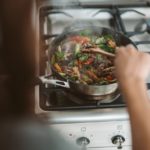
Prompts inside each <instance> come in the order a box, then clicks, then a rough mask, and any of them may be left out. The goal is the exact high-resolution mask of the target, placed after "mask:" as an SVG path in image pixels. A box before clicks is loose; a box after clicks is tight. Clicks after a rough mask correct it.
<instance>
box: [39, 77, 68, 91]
mask: <svg viewBox="0 0 150 150" xmlns="http://www.w3.org/2000/svg"><path fill="white" fill-rule="evenodd" d="M39 78H40V80H41V82H42V83H45V84H52V85H57V86H61V87H65V88H70V86H69V83H68V82H65V81H61V80H55V79H47V78H46V77H45V76H41V77H39Z"/></svg>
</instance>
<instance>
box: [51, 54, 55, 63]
mask: <svg viewBox="0 0 150 150" xmlns="http://www.w3.org/2000/svg"><path fill="white" fill-rule="evenodd" d="M55 62H56V60H55V55H53V56H52V58H51V64H54V63H55Z"/></svg>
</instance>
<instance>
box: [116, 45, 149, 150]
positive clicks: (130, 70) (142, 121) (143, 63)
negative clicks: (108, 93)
mask: <svg viewBox="0 0 150 150" xmlns="http://www.w3.org/2000/svg"><path fill="white" fill-rule="evenodd" d="M115 64H116V74H117V77H118V80H119V83H120V87H121V89H122V93H123V96H124V98H125V100H126V103H127V106H128V111H129V115H130V120H131V129H132V140H133V150H149V149H150V142H149V141H150V119H149V115H150V102H149V97H148V93H147V87H146V84H145V79H146V77H147V76H148V74H149V70H150V66H149V65H150V56H149V55H148V54H144V53H141V52H137V51H136V50H135V49H134V48H133V47H127V48H121V49H119V50H118V53H117V57H116V60H115Z"/></svg>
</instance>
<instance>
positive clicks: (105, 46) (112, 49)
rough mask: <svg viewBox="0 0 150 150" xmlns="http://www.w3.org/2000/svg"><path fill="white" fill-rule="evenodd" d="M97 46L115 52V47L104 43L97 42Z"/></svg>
mask: <svg viewBox="0 0 150 150" xmlns="http://www.w3.org/2000/svg"><path fill="white" fill-rule="evenodd" d="M99 48H101V49H103V50H105V51H106V52H110V53H115V49H114V48H112V47H109V46H108V45H106V44H99Z"/></svg>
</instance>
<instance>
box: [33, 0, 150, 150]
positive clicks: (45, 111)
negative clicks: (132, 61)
mask: <svg viewBox="0 0 150 150" xmlns="http://www.w3.org/2000/svg"><path fill="white" fill-rule="evenodd" d="M38 6H39V28H38V29H39V36H38V37H39V41H40V42H39V43H40V46H39V51H38V54H39V55H38V62H39V63H38V64H39V65H38V67H37V68H38V69H37V70H38V71H39V75H48V74H51V70H50V66H49V64H48V59H47V55H48V46H49V45H50V43H51V41H52V40H53V39H54V38H56V37H57V36H58V35H59V34H61V33H62V32H63V31H66V30H68V29H73V28H77V27H81V26H87V25H90V26H91V25H96V26H99V27H107V28H111V29H113V30H115V31H118V32H121V33H123V34H125V35H126V36H127V37H129V38H130V39H131V40H132V41H133V42H134V43H135V45H136V46H137V48H138V49H139V50H141V51H144V52H150V35H149V34H150V3H149V2H130V3H125V4H123V3H120V4H118V3H114V2H112V3H106V4H105V3H101V2H100V1H99V2H94V1H90V2H87V1H86V2H83V1H71V2H69V1H67V3H63V2H62V1H60V2H58V1H55V2H53V3H52V2H51V1H43V0H41V1H39V2H38ZM149 79H150V78H149ZM149 79H148V81H147V85H148V89H150V84H149V83H150V80H149ZM35 111H36V113H37V114H39V116H41V117H42V118H45V119H46V121H47V122H48V123H49V124H50V127H51V128H52V129H54V130H55V131H56V132H57V133H59V134H60V136H62V137H63V138H65V139H67V141H68V142H69V143H71V144H75V145H78V146H79V148H85V147H86V148H88V149H89V150H93V149H95V150H100V149H101V150H115V149H117V148H118V149H124V150H130V149H131V145H132V144H131V143H132V142H131V133H130V124H129V116H128V113H127V110H126V104H125V102H124V99H123V97H122V95H121V94H119V95H117V96H114V97H112V98H111V99H110V98H108V100H107V101H105V102H103V101H102V102H99V101H97V100H95V101H91V100H90V99H89V98H87V97H83V96H82V95H75V94H73V93H71V92H70V91H68V90H67V89H65V88H60V87H57V86H51V85H43V84H41V85H40V86H39V87H36V107H35Z"/></svg>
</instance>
